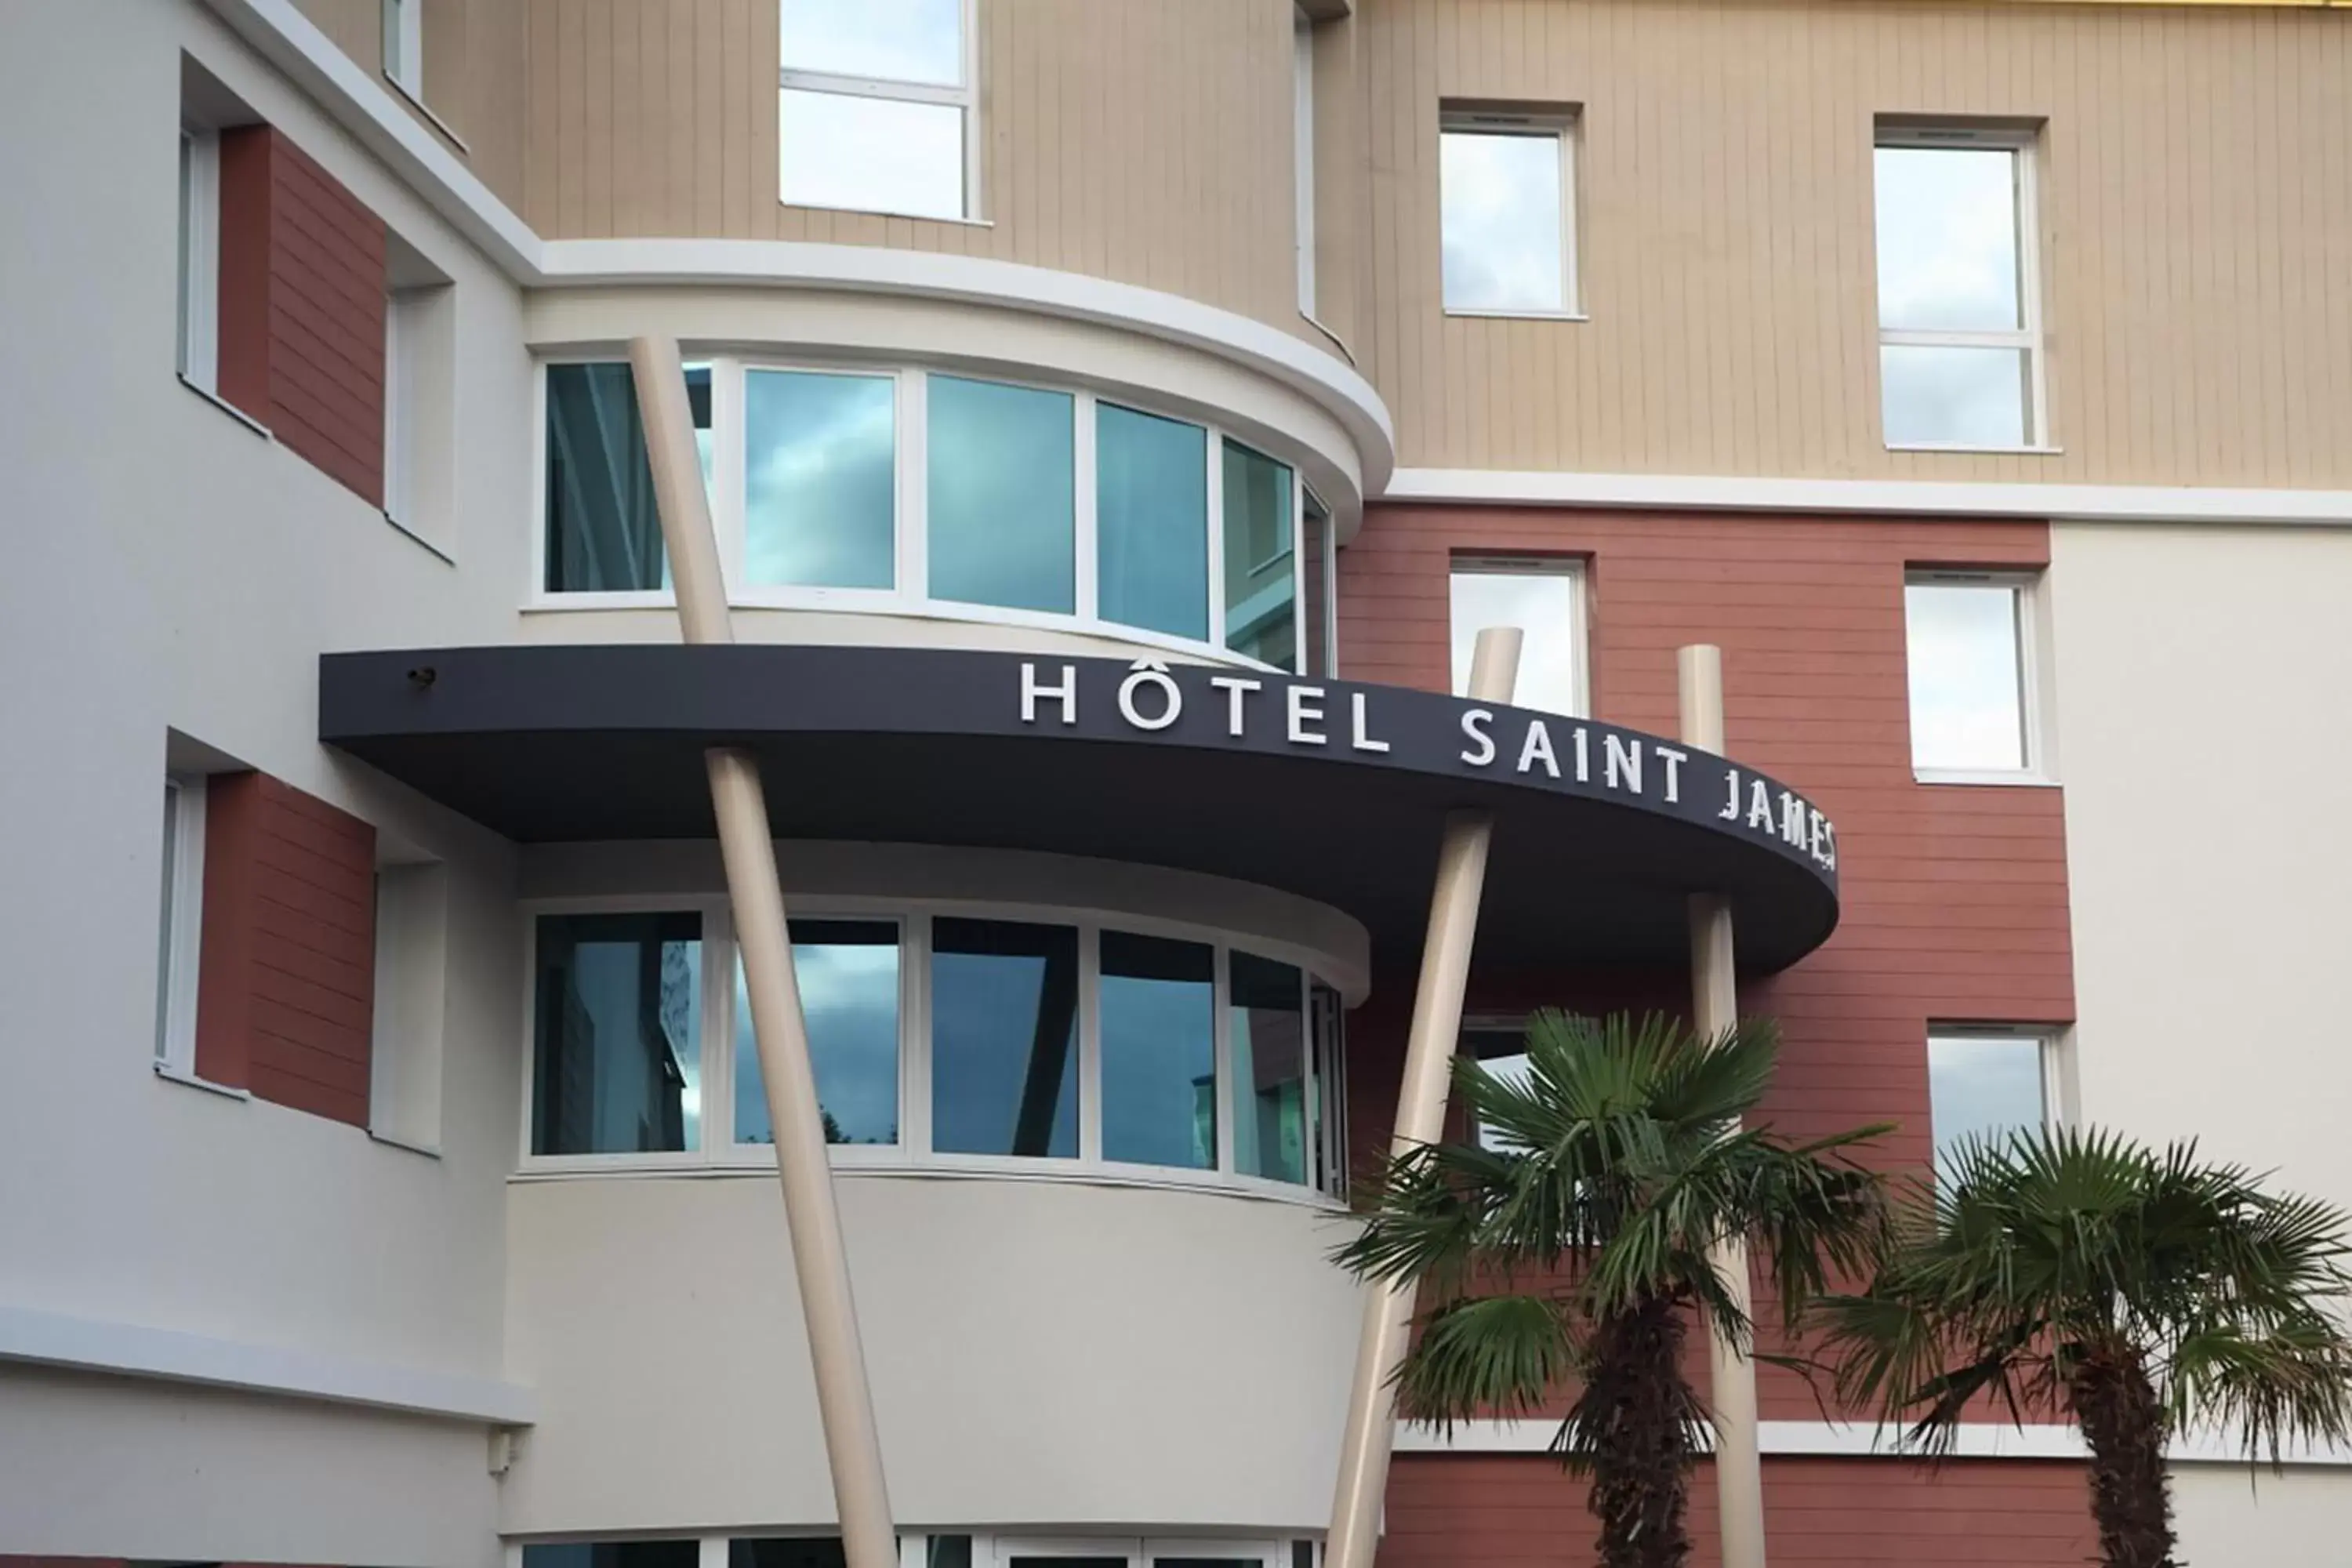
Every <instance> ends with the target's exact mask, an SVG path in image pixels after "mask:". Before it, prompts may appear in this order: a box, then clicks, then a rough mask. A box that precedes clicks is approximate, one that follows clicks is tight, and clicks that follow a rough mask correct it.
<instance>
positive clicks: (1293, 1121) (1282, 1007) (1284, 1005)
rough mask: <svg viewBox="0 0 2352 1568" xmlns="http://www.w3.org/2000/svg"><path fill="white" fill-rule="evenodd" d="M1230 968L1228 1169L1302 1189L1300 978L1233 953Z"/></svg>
mask: <svg viewBox="0 0 2352 1568" xmlns="http://www.w3.org/2000/svg"><path fill="white" fill-rule="evenodd" d="M1230 962H1231V964H1232V975H1231V981H1230V989H1231V1000H1232V1003H1233V1014H1232V1022H1231V1025H1230V1027H1231V1028H1232V1031H1233V1056H1234V1170H1236V1171H1239V1172H1240V1173H1242V1174H1244V1175H1245V1176H1265V1177H1267V1178H1269V1179H1270V1180H1273V1181H1277V1182H1295V1183H1297V1184H1301V1185H1304V1184H1306V1183H1307V1181H1308V1180H1309V1176H1308V1173H1307V1151H1308V1149H1309V1148H1310V1147H1311V1146H1312V1142H1313V1139H1314V1130H1313V1127H1312V1125H1311V1121H1312V1118H1313V1115H1314V1110H1313V1107H1312V1105H1311V1102H1310V1101H1309V1100H1308V1098H1307V1016H1306V1008H1307V995H1306V989H1305V977H1304V976H1303V975H1302V974H1301V973H1299V971H1298V970H1297V967H1296V966H1295V965H1292V964H1287V963H1276V961H1275V960H1273V959H1270V958H1260V957H1258V956H1256V955H1255V953H1247V952H1235V953H1234V954H1233V955H1232V958H1231V960H1230Z"/></svg>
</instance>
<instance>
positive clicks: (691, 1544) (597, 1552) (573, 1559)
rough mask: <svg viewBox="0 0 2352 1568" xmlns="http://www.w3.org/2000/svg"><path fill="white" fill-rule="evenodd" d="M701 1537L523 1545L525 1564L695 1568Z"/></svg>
mask: <svg viewBox="0 0 2352 1568" xmlns="http://www.w3.org/2000/svg"><path fill="white" fill-rule="evenodd" d="M701 1552H702V1543H701V1542H698V1541H605V1542H588V1541H566V1542H557V1543H553V1544H548V1545H537V1546H526V1547H524V1548H523V1549H522V1568H695V1563H696V1562H697V1560H698V1558H699V1556H700V1554H701Z"/></svg>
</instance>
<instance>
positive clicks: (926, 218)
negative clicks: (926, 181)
mask: <svg viewBox="0 0 2352 1568" xmlns="http://www.w3.org/2000/svg"><path fill="white" fill-rule="evenodd" d="M776 205H778V206H782V207H791V208H793V209H794V210H795V211H799V212H804V213H845V214H848V215H850V216H856V217H887V218H897V219H898V220H899V221H900V222H902V223H943V224H947V225H949V226H952V227H955V228H994V227H995V226H996V220H995V219H994V218H987V217H941V216H940V215H939V214H937V213H902V212H897V211H894V210H892V209H891V208H889V207H828V206H819V205H817V204H815V203H814V202H796V201H792V200H790V199H788V198H786V197H783V196H778V197H777V198H776Z"/></svg>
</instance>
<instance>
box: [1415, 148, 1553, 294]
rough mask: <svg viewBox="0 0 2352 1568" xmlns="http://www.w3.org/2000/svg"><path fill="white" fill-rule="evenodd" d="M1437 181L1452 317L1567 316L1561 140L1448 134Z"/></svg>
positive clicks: (1440, 152)
mask: <svg viewBox="0 0 2352 1568" xmlns="http://www.w3.org/2000/svg"><path fill="white" fill-rule="evenodd" d="M1437 180H1438V205H1439V208H1440V214H1439V230H1440V233H1441V236H1442V250H1443V257H1442V260H1443V268H1444V291H1445V305H1446V308H1447V309H1448V310H1555V311H1556V310H1566V309H1567V308H1568V300H1567V298H1566V290H1567V278H1566V269H1565V268H1564V267H1563V265H1562V257H1561V253H1560V246H1561V237H1562V229H1561V225H1560V139H1559V137H1558V136H1556V135H1546V136H1517V135H1508V134H1496V133H1494V132H1475V131H1448V132H1444V134H1443V135H1441V136H1440V137H1439V138H1438V148H1437Z"/></svg>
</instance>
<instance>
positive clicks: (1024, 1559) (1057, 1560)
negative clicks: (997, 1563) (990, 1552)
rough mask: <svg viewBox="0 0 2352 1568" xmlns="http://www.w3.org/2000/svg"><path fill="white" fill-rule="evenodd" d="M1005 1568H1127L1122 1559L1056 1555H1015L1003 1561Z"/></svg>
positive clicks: (1125, 1561)
mask: <svg viewBox="0 0 2352 1568" xmlns="http://www.w3.org/2000/svg"><path fill="white" fill-rule="evenodd" d="M1004 1561H1005V1564H1006V1568H1127V1559H1126V1558H1124V1557H1069V1556H1064V1555H1061V1554H1059V1553H1056V1554H1055V1555H1052V1556H1045V1555H1042V1554H1028V1553H1015V1554H1014V1555H1013V1556H1011V1557H1007V1558H1006V1559H1005V1560H1004Z"/></svg>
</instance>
